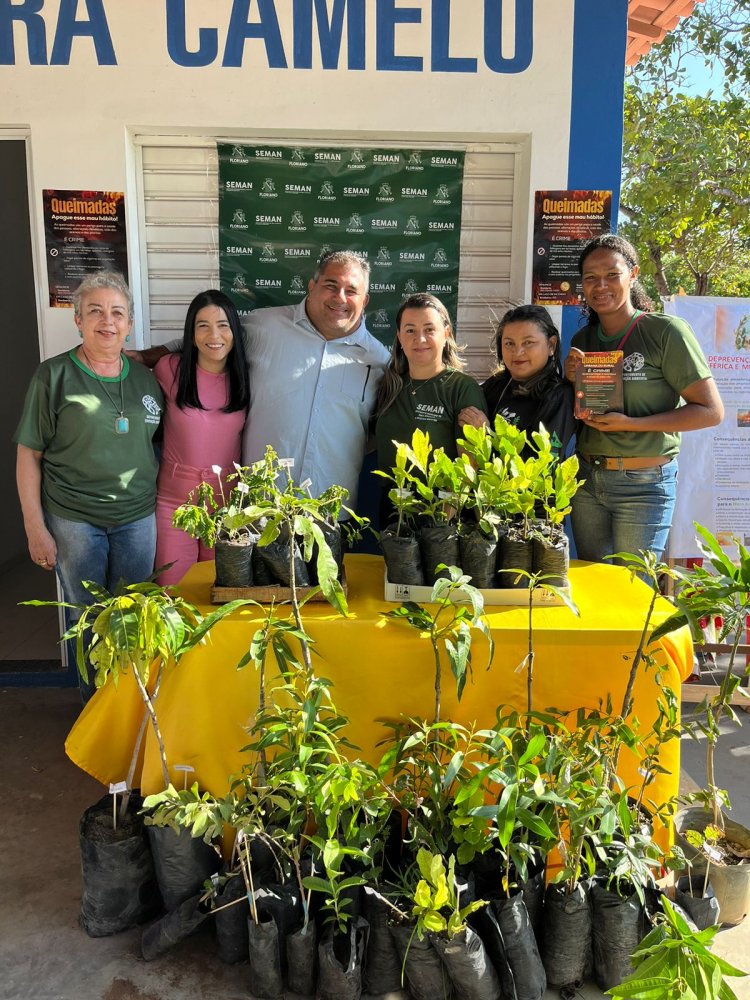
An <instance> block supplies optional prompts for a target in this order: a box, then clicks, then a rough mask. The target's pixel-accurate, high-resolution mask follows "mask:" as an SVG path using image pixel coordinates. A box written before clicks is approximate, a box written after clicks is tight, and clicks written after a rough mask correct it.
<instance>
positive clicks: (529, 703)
mask: <svg viewBox="0 0 750 1000" xmlns="http://www.w3.org/2000/svg"><path fill="white" fill-rule="evenodd" d="M529 582H531V581H529ZM533 606H534V588H533V587H532V586H529V660H528V664H527V666H526V713H527V714H526V732H527V733H529V732H530V731H531V712H532V709H533V697H532V692H533V685H534V626H533V621H532V609H533Z"/></svg>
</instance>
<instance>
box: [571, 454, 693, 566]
mask: <svg viewBox="0 0 750 1000" xmlns="http://www.w3.org/2000/svg"><path fill="white" fill-rule="evenodd" d="M578 459H579V462H580V471H579V473H578V475H579V477H580V478H582V479H585V480H586V482H585V484H584V485H583V486H582V487H581V488H580V489H579V491H578V492H577V493H576V495H575V497H574V498H573V510H572V513H571V518H570V519H571V526H572V528H573V538H574V540H575V544H576V551H577V555H578V558H579V559H587V560H589V561H590V562H602V561H603V560H604V557H605V556H607V555H612V554H613V553H615V552H632V553H633V554H634V555H638V554H639V551H640V550H643V551H644V552H645V551H646V550H648V549H650V550H651V551H652V552H654V553H655V554H656V557H657V558H661V555H662V553H663V552H664V548H665V546H666V544H667V536H668V535H669V529H670V527H671V525H672V512H673V511H674V504H675V498H676V496H677V460H676V459H672V461H671V462H667V464H666V465H656V466H653V467H652V468H649V469H624V470H623V471H622V472H619V471H617V470H615V469H604V468H601V467H600V466H595V465H589V463H588V462H586V461H585V460H584V459H583V458H582V457H581V456H580V455H579V456H578ZM611 561H612V560H607V562H611Z"/></svg>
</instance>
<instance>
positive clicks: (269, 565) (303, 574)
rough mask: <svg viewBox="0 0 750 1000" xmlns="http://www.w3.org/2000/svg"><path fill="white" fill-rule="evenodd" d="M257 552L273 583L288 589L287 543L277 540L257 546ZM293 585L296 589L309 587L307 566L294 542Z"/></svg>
mask: <svg viewBox="0 0 750 1000" xmlns="http://www.w3.org/2000/svg"><path fill="white" fill-rule="evenodd" d="M258 552H259V553H260V558H261V560H262V561H263V562H264V563H265V566H266V569H267V570H268V571H269V572H270V574H271V576H272V578H273V580H274V582H275V583H281V584H283V586H285V587H288V586H289V581H290V575H289V542H282V541H279V540H278V539H277V540H276V541H275V542H270V543H269V544H268V545H260V546H258ZM294 583H295V585H296V586H297V587H309V586H310V575H309V573H308V572H307V565H306V564H305V561H304V560H303V558H302V553H301V552H300V548H299V546H298V545H297V543H296V542H295V544H294Z"/></svg>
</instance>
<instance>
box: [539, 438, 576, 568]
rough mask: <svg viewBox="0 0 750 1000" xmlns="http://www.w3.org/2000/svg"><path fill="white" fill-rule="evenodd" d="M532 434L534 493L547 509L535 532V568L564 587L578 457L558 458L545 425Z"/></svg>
mask: <svg viewBox="0 0 750 1000" xmlns="http://www.w3.org/2000/svg"><path fill="white" fill-rule="evenodd" d="M531 437H532V441H533V444H534V447H535V449H536V451H537V456H538V460H539V471H538V475H537V479H536V482H535V484H534V492H535V493H536V495H537V508H539V507H541V508H542V509H543V511H544V517H543V518H541V519H540V520H539V521H538V522H537V525H536V528H535V530H534V534H533V568H534V572H535V573H543V574H544V575H545V576H546V578H547V580H548V582H549V583H552V584H554V585H555V586H557V587H564V586H566V585H567V582H568V566H569V564H570V553H569V543H568V536H567V535H566V534H565V530H564V527H563V522H564V520H565V516H566V514H569V513H570V510H571V501H572V499H573V497H574V496H575V494H576V493H577V491H578V488H579V487H580V485H581V483H580V481H579V480H578V478H577V476H578V458H577V456H576V455H571V456H570V458H566V459H564V460H563V461H562V462H559V461H557V459H556V457H555V455H554V453H553V451H552V443H551V439H550V436H549V434H548V432H547V431H546V430H545V428H544V427H543V426H542V427H540V429H539V430H538V431H535V432H533V433H532V435H531Z"/></svg>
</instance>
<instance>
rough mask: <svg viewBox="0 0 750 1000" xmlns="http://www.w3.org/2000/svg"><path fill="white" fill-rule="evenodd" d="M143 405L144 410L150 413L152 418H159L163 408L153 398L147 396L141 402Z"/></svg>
mask: <svg viewBox="0 0 750 1000" xmlns="http://www.w3.org/2000/svg"><path fill="white" fill-rule="evenodd" d="M141 402H142V403H143V408H144V410H145V411H146V412H147V413H150V414H151V416H152V417H158V416H159V414H160V413H161V407H160V406H159V404H158V403H157V402H156V400H155V399H154V397H153V396H149V395H146V396H144V397H143V399H142V400H141Z"/></svg>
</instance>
